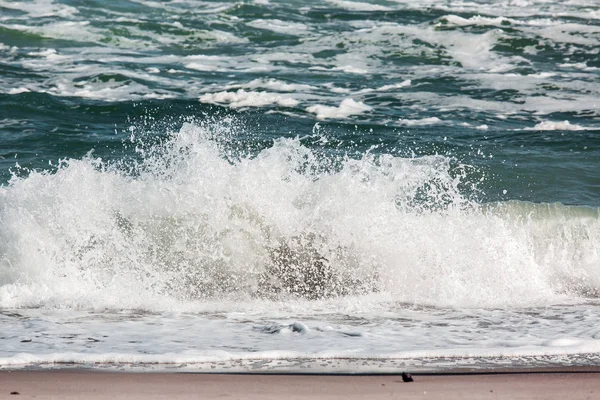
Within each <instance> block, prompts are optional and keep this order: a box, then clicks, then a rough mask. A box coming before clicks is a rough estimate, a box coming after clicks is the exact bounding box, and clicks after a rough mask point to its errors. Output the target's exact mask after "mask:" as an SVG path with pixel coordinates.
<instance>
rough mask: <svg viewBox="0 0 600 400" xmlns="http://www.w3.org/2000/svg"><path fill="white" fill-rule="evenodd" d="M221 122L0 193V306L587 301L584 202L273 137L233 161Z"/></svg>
mask: <svg viewBox="0 0 600 400" xmlns="http://www.w3.org/2000/svg"><path fill="white" fill-rule="evenodd" d="M229 122H230V121H225V122H222V123H221V122H219V121H212V122H211V123H204V124H202V123H200V124H192V123H186V124H184V125H183V126H182V127H181V129H179V130H178V131H175V132H173V133H172V134H171V135H169V136H168V138H167V139H165V140H163V141H162V142H161V141H159V142H158V143H156V142H154V144H153V145H152V146H146V147H144V145H143V142H136V140H135V139H133V138H132V140H131V141H132V142H134V143H138V150H137V151H138V153H139V154H140V159H139V161H137V162H134V163H106V162H103V161H102V160H101V159H98V158H94V156H93V153H91V154H89V155H88V156H87V157H85V158H83V159H80V160H77V159H68V160H64V161H63V162H62V163H61V164H60V166H59V167H58V169H57V170H56V171H55V172H36V171H32V172H31V173H29V174H28V175H27V176H26V177H14V178H13V179H12V180H11V181H10V183H9V184H8V185H6V186H3V187H2V188H0V228H1V229H0V263H1V264H0V271H1V272H0V279H1V281H0V306H2V307H59V308H65V307H66V308H83V309H86V308H116V309H130V308H136V309H146V310H161V309H165V308H166V309H189V308H190V307H191V308H192V309H193V308H194V307H199V305H200V304H203V303H206V302H214V301H217V302H218V301H225V300H230V301H240V300H244V301H255V300H256V299H258V300H260V299H269V300H271V301H279V300H283V299H293V298H305V299H308V300H311V299H327V298H332V297H333V298H338V297H346V296H362V295H367V294H369V293H373V294H375V295H376V296H380V298H381V299H382V300H381V301H385V302H388V301H394V302H408V303H414V304H429V305H436V306H461V307H482V306H483V307H498V306H503V305H521V306H527V305H533V304H540V303H542V304H543V303H544V302H548V301H551V302H552V301H560V300H561V299H564V298H566V297H572V296H575V297H586V296H596V295H597V293H598V288H600V272H598V270H597V267H598V263H599V260H600V255H599V254H598V250H597V249H596V246H595V243H598V240H599V239H600V222H599V218H598V212H597V210H595V209H589V210H588V209H585V210H587V211H581V208H578V207H566V206H562V207H558V206H556V207H555V212H554V214H553V215H550V216H544V215H542V214H543V213H541V212H540V211H539V210H541V209H543V208H544V207H551V206H548V205H533V204H529V203H522V202H510V203H500V204H479V203H478V202H476V201H475V200H473V199H472V198H470V197H469V196H467V195H465V194H464V193H463V192H462V191H461V187H465V186H469V185H470V186H473V185H474V184H473V183H471V182H470V181H469V175H468V173H467V172H466V171H468V170H469V168H471V167H469V166H464V165H461V164H460V163H459V162H457V161H456V160H454V159H452V158H449V157H444V156H440V155H438V156H427V157H419V158H400V157H395V156H392V155H389V154H373V153H366V154H364V155H363V156H361V157H359V158H352V157H348V156H344V157H339V156H335V157H334V156H330V157H328V156H327V155H326V153H324V152H316V151H315V150H313V149H310V148H308V147H305V146H303V145H302V144H301V141H300V140H299V139H289V138H280V139H276V140H274V141H273V144H272V146H270V147H268V148H266V149H264V150H262V151H260V152H258V153H256V154H250V153H247V154H243V153H240V152H239V151H237V152H235V153H234V152H232V151H231V148H232V146H230V145H229V143H231V141H230V140H229V139H228V136H227V135H228V132H229V131H228V130H229V129H233V128H232V125H231V124H230V123H229ZM235 129H241V128H239V127H236V128H235ZM229 133H231V132H229ZM230 137H231V136H230ZM274 304H276V303H274ZM194 305H196V306H194Z"/></svg>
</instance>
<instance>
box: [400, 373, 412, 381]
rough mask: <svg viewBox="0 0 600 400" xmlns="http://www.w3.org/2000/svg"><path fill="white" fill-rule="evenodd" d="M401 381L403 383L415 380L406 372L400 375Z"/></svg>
mask: <svg viewBox="0 0 600 400" xmlns="http://www.w3.org/2000/svg"><path fill="white" fill-rule="evenodd" d="M402 380H403V381H404V382H414V381H415V380H414V379H413V377H412V375H411V374H407V373H406V372H403V373H402Z"/></svg>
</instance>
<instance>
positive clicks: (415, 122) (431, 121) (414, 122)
mask: <svg viewBox="0 0 600 400" xmlns="http://www.w3.org/2000/svg"><path fill="white" fill-rule="evenodd" d="M398 122H399V123H400V124H401V125H406V126H423V125H438V124H443V123H444V121H442V120H441V119H439V118H438V117H428V118H421V119H403V118H400V119H399V120H398Z"/></svg>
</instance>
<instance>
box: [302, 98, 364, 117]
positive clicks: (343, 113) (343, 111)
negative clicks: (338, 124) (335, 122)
mask: <svg viewBox="0 0 600 400" xmlns="http://www.w3.org/2000/svg"><path fill="white" fill-rule="evenodd" d="M369 110H371V107H369V106H368V105H366V104H365V103H363V102H362V101H355V100H354V99H350V98H346V99H344V100H342V102H341V103H340V105H339V106H338V107H332V106H324V105H321V104H316V105H313V106H310V107H307V108H306V111H308V112H309V113H312V114H316V116H317V119H320V120H323V119H332V118H348V117H350V116H351V115H359V114H362V113H364V112H366V111H369Z"/></svg>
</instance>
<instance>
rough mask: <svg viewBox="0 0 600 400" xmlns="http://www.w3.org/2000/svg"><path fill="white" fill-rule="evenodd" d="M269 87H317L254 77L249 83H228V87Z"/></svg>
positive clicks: (292, 89) (280, 89) (281, 89)
mask: <svg viewBox="0 0 600 400" xmlns="http://www.w3.org/2000/svg"><path fill="white" fill-rule="evenodd" d="M238 88H242V89H267V90H274V91H277V92H306V91H311V90H315V89H316V87H314V86H311V85H306V84H301V83H287V82H284V81H280V80H278V79H272V78H271V79H260V78H259V79H254V80H252V81H250V82H248V83H236V84H232V85H228V86H227V89H238Z"/></svg>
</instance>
